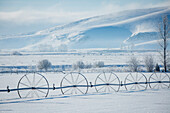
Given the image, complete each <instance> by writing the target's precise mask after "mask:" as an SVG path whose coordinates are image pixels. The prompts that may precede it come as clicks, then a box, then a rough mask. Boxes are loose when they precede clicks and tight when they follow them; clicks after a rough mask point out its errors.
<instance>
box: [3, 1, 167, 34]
mask: <svg viewBox="0 0 170 113" xmlns="http://www.w3.org/2000/svg"><path fill="white" fill-rule="evenodd" d="M164 6H170V0H0V35H11V34H18V33H28V32H35V31H38V30H43V29H47V28H50V27H53V26H56V25H62V24H66V23H69V22H73V21H76V20H80V19H83V18H88V17H93V16H98V15H103V14H109V13H114V12H119V11H123V10H131V9H139V8H140V9H142V8H153V7H164Z"/></svg>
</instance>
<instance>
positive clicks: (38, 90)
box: [36, 89, 47, 94]
mask: <svg viewBox="0 0 170 113" xmlns="http://www.w3.org/2000/svg"><path fill="white" fill-rule="evenodd" d="M36 90H37V91H39V92H41V93H44V94H47V93H46V92H44V91H41V90H39V89H36Z"/></svg>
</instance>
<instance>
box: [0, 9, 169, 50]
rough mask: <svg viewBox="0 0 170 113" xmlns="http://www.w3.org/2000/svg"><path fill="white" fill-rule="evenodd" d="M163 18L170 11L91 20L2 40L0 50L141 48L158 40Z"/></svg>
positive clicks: (126, 13) (140, 11) (142, 11)
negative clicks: (66, 47)
mask: <svg viewBox="0 0 170 113" xmlns="http://www.w3.org/2000/svg"><path fill="white" fill-rule="evenodd" d="M163 15H168V17H169V16H170V9H169V8H167V7H163V8H150V9H136V10H127V11H122V12H117V13H113V14H107V15H101V16H95V17H90V18H86V19H81V20H79V21H75V22H72V23H69V24H65V25H60V26H55V27H53V28H49V29H46V30H42V31H38V32H35V33H28V34H20V35H10V36H0V45H1V46H0V49H18V50H24V51H54V50H56V49H57V48H58V47H59V46H60V45H67V46H68V48H71V49H84V48H121V46H122V45H129V44H133V45H134V46H140V44H138V43H141V44H142V43H144V42H148V41H152V40H156V37H158V36H157V35H158V33H157V25H158V23H160V22H161V19H162V16H163ZM137 44H138V45H137ZM152 44H153V43H152ZM145 45H146V43H145ZM139 48H140V47H139Z"/></svg>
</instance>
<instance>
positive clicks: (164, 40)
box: [159, 16, 169, 72]
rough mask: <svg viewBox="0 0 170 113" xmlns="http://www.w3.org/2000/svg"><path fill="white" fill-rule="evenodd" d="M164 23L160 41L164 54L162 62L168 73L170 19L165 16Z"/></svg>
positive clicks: (161, 28)
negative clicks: (169, 22)
mask: <svg viewBox="0 0 170 113" xmlns="http://www.w3.org/2000/svg"><path fill="white" fill-rule="evenodd" d="M162 19H163V21H162V23H161V24H160V25H159V33H160V41H159V45H160V47H161V50H162V53H160V54H161V57H162V62H163V65H164V71H165V72H166V71H167V63H168V60H167V56H168V54H167V47H168V38H169V36H168V35H169V25H168V17H167V16H164V17H163V18H162Z"/></svg>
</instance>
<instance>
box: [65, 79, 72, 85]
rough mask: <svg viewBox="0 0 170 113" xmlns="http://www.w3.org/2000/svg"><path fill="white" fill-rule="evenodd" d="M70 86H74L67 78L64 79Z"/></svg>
mask: <svg viewBox="0 0 170 113" xmlns="http://www.w3.org/2000/svg"><path fill="white" fill-rule="evenodd" d="M64 79H65V80H66V81H67V82H68V83H69V84H72V83H71V82H70V81H69V80H68V79H67V78H64Z"/></svg>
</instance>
